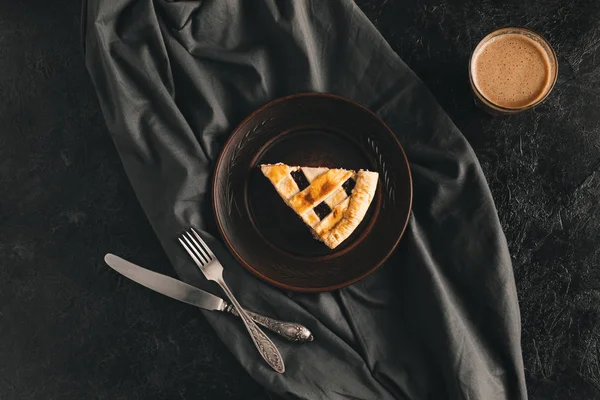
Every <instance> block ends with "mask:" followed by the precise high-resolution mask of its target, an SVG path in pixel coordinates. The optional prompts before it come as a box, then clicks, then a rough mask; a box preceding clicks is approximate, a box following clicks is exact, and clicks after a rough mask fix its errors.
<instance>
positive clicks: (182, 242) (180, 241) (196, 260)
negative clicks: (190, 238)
mask: <svg viewBox="0 0 600 400" xmlns="http://www.w3.org/2000/svg"><path fill="white" fill-rule="evenodd" d="M179 243H181V245H182V246H183V248H184V249H185V251H187V252H188V254H189V255H190V257H192V260H194V262H195V263H196V264H197V265H198V266H199V267H201V266H202V265H204V263H203V262H200V260H198V257H196V255H195V254H194V253H193V252H192V250H191V249H190V248H189V247H188V245H187V244H185V242H184V241H183V240H181V238H179Z"/></svg>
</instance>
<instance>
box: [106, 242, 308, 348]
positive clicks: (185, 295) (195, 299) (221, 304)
mask: <svg viewBox="0 0 600 400" xmlns="http://www.w3.org/2000/svg"><path fill="white" fill-rule="evenodd" d="M104 262H106V264H107V265H108V266H109V267H111V268H112V269H113V270H115V271H117V272H118V273H119V274H121V275H123V276H125V277H126V278H129V279H131V280H132V281H134V282H136V283H139V284H140V285H142V286H144V287H147V288H148V289H151V290H153V291H155V292H158V293H160V294H163V295H165V296H167V297H170V298H172V299H175V300H179V301H181V302H184V303H187V304H191V305H193V306H196V307H199V308H203V309H205V310H211V311H223V312H228V313H230V314H232V315H235V316H236V317H238V318H239V315H238V314H237V312H236V311H235V308H233V307H232V306H231V305H230V304H229V303H227V302H226V301H225V300H223V299H222V298H220V297H218V296H215V295H214V294H211V293H208V292H206V291H204V290H202V289H198V288H197V287H195V286H192V285H189V284H187V283H185V282H182V281H179V280H177V279H175V278H171V277H170V276H167V275H163V274H159V273H158V272H154V271H151V270H149V269H146V268H143V267H140V266H139V265H136V264H134V263H132V262H130V261H127V260H125V259H124V258H121V257H119V256H116V255H114V254H111V253H108V254H106V255H105V256H104ZM246 312H247V313H248V315H250V317H251V318H252V319H253V320H254V322H256V323H257V324H259V325H262V326H264V327H265V328H267V329H269V330H271V331H273V332H275V333H277V334H278V335H280V336H282V337H284V338H286V339H288V340H290V341H292V342H298V343H303V342H311V341H312V340H313V336H312V333H311V332H310V331H309V330H308V328H306V327H305V326H303V325H301V324H298V323H295V322H285V321H279V320H276V319H273V318H270V317H267V316H264V315H261V314H258V313H254V312H252V311H248V310H246Z"/></svg>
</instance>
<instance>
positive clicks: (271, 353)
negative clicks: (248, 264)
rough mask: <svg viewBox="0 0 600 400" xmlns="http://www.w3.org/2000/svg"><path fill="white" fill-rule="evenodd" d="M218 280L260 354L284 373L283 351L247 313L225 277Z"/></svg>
mask: <svg viewBox="0 0 600 400" xmlns="http://www.w3.org/2000/svg"><path fill="white" fill-rule="evenodd" d="M216 282H217V283H218V284H219V286H221V289H223V291H224V292H225V294H226V295H227V297H228V298H229V300H230V301H231V303H232V304H233V307H235V309H236V311H237V313H238V315H239V316H240V318H241V319H242V321H243V322H244V325H245V326H246V329H248V332H249V333H250V337H251V338H252V341H253V342H254V345H255V346H256V348H257V349H258V352H259V353H260V355H261V356H262V357H263V358H264V360H265V361H266V362H267V364H269V365H270V366H271V368H273V369H274V370H275V371H277V372H279V373H280V374H283V373H284V372H285V365H284V363H283V358H282V357H281V353H279V350H278V349H277V347H276V346H275V344H274V343H273V342H272V341H271V339H269V338H268V337H267V335H265V333H264V332H263V331H262V330H261V329H260V328H259V327H258V326H256V324H255V323H254V321H252V319H251V318H250V317H249V316H248V314H246V311H245V310H244V309H243V308H242V306H241V305H240V303H238V301H237V300H236V298H235V296H234V295H233V293H231V290H229V287H228V286H227V284H226V283H225V281H224V280H223V278H219V279H216Z"/></svg>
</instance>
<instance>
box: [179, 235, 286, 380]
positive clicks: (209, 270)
mask: <svg viewBox="0 0 600 400" xmlns="http://www.w3.org/2000/svg"><path fill="white" fill-rule="evenodd" d="M179 242H180V243H181V245H182V246H183V247H184V248H185V250H186V251H187V252H188V254H189V255H190V257H192V259H193V260H194V262H195V263H196V265H198V268H200V271H202V273H203V274H204V276H205V277H206V279H208V280H210V281H215V282H217V284H218V285H219V286H221V289H223V291H224V292H225V294H226V295H227V297H228V298H229V300H230V301H231V303H232V304H233V306H234V307H235V310H236V311H237V313H238V314H239V315H240V318H241V319H242V321H244V325H245V326H246V329H247V330H248V332H249V333H250V337H251V338H252V341H253V342H254V345H255V346H256V348H257V349H258V352H259V353H260V355H261V356H262V358H264V359H265V361H266V362H267V364H269V365H270V366H271V368H273V369H274V370H275V371H277V372H279V373H280V374H282V373H283V372H285V365H284V363H283V358H282V357H281V354H280V353H279V350H278V349H277V347H275V344H274V343H273V342H272V341H271V339H269V338H268V337H267V335H265V333H264V332H263V331H262V330H261V329H260V328H259V327H258V326H257V325H256V324H255V323H254V321H252V319H251V318H250V317H249V316H248V314H247V313H246V311H245V310H244V309H243V308H242V306H241V305H240V303H238V301H237V299H236V298H235V296H234V295H233V293H231V290H230V289H229V287H228V286H227V284H226V283H225V280H223V266H222V265H221V263H220V262H219V260H218V259H217V257H216V256H215V255H214V254H213V252H212V251H211V250H210V247H208V245H207V244H206V243H205V242H204V240H202V238H201V237H200V235H198V233H197V232H196V231H195V230H194V228H190V230H189V231H187V232H184V233H183V234H182V235H181V237H180V238H179Z"/></svg>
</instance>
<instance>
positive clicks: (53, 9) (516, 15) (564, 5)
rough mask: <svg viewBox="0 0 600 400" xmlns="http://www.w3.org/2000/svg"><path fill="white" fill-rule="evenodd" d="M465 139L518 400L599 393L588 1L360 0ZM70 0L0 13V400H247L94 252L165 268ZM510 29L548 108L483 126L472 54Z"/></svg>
mask: <svg viewBox="0 0 600 400" xmlns="http://www.w3.org/2000/svg"><path fill="white" fill-rule="evenodd" d="M359 5H360V7H361V8H362V9H363V10H364V12H365V13H366V14H367V16H368V17H369V18H370V19H371V20H372V21H373V22H374V23H375V24H376V26H377V27H378V28H379V30H380V31H381V33H382V34H383V35H384V36H385V37H386V39H387V40H388V41H389V42H390V44H391V46H392V47H393V48H394V49H395V50H396V51H397V52H398V53H399V54H400V56H401V57H402V58H403V59H404V61H405V62H406V63H407V64H408V65H409V66H410V67H412V68H413V69H414V70H415V71H416V73H417V74H418V75H419V76H420V77H421V78H422V79H423V81H424V82H425V83H426V84H427V86H428V87H429V88H430V89H431V91H432V92H433V93H434V95H435V96H436V97H437V98H438V100H439V101H440V103H441V104H442V105H443V107H444V108H445V109H446V110H447V112H448V113H449V114H450V116H451V117H452V118H453V119H454V121H455V122H456V124H457V125H458V127H459V128H460V129H461V130H462V132H463V133H464V134H465V136H466V137H467V138H468V140H469V141H470V143H471V144H472V146H473V148H474V149H475V152H476V154H477V156H478V157H479V159H480V161H481V164H482V166H483V169H484V171H485V174H486V177H487V179H488V182H489V185H490V187H491V190H492V192H493V195H494V198H495V200H496V204H497V206H498V210H499V214H500V219H501V221H502V225H503V227H504V229H505V232H506V235H507V238H508V242H509V246H510V250H511V253H512V257H513V263H514V270H515V275H516V279H517V287H518V292H519V298H520V304H521V313H522V322H523V356H524V360H525V367H526V375H527V383H528V388H529V395H530V398H531V399H596V398H600V390H599V389H600V303H599V300H600V292H599V289H600V271H599V267H600V250H599V248H600V246H599V244H600V208H599V206H598V203H599V200H600V152H599V150H600V86H599V84H600V69H599V68H598V63H599V62H600V54H599V51H600V2H597V1H595V0H583V1H576V0H562V1H560V0H534V1H510V2H500V1H491V0H470V1H465V2H462V1H441V0H437V1H425V0H377V1H375V0H373V1H369V0H361V1H359ZM79 14H80V2H78V1H76V0H54V1H41V0H31V1H18V0H13V1H2V2H0V195H1V198H0V199H1V200H0V399H19V400H20V399H88V398H90V399H159V398H182V399H191V398H194V399H223V400H227V399H251V398H256V399H258V398H264V394H263V392H262V390H261V388H260V387H259V386H258V385H257V384H256V383H255V382H254V381H253V380H252V379H251V378H250V377H249V376H248V375H247V374H246V373H245V372H244V371H243V370H242V368H241V367H240V366H239V365H238V364H237V363H236V361H235V360H234V358H233V357H232V355H231V354H230V353H229V352H228V350H227V349H226V348H225V347H224V345H223V344H222V343H221V342H220V341H219V339H218V338H217V337H216V336H215V334H214V333H213V332H212V330H211V329H210V327H209V326H208V324H207V323H206V322H205V321H204V319H203V318H202V317H201V316H200V314H199V312H198V311H197V310H195V309H194V308H193V307H189V306H185V305H183V304H180V303H178V302H176V301H173V300H170V299H167V298H164V297H162V296H160V295H158V294H154V293H152V292H150V291H148V290H146V289H143V288H141V287H139V286H137V285H135V284H133V283H130V282H129V281H125V280H124V279H120V278H118V277H117V275H116V274H115V273H113V272H112V271H110V270H109V269H108V268H107V267H105V266H104V264H103V263H102V261H101V260H102V256H103V253H104V252H105V251H106V250H107V249H109V250H111V251H112V252H114V253H117V254H121V255H123V256H125V257H129V258H131V259H134V260H136V261H137V262H139V263H141V264H143V265H144V266H146V267H148V268H152V269H155V270H157V271H160V272H163V273H168V274H172V270H171V269H170V267H169V265H168V264H167V259H166V256H165V255H164V253H163V252H162V250H161V248H160V246H159V244H158V242H157V240H156V239H155V237H154V235H153V233H152V231H151V228H150V226H149V224H148V222H147V220H146V218H145V216H144V214H143V212H142V211H141V209H140V207H139V206H138V203H137V200H136V197H135V195H134V193H133V191H132V189H131V187H130V185H129V183H128V181H127V179H126V177H125V175H124V172H123V170H122V167H121V164H120V161H119V158H118V156H117V153H116V151H115V149H114V146H113V144H112V142H111V140H110V138H109V135H108V133H107V129H106V127H105V124H104V120H103V117H102V114H101V112H100V109H99V106H98V103H97V101H96V97H95V92H94V90H93V88H92V85H91V82H90V79H89V78H88V75H87V71H86V70H85V67H84V63H83V57H82V53H81V48H80V30H79V26H80V23H79V21H80V18H79ZM505 25H524V26H528V27H531V28H534V29H536V30H538V31H540V32H541V33H542V34H544V35H545V36H546V37H547V38H548V39H549V40H550V41H551V43H552V44H553V45H554V47H555V49H556V51H557V53H558V57H559V63H560V69H559V71H560V76H559V79H558V83H557V85H556V87H555V89H554V92H553V93H552V95H551V97H550V98H549V99H548V101H547V102H546V103H545V104H543V105H541V106H540V107H538V108H537V109H535V110H533V111H529V112H526V113H523V114H521V115H516V116H510V117H501V118H492V117H489V116H487V115H485V114H484V113H483V112H481V111H480V110H478V109H476V108H475V107H474V105H473V103H472V99H471V96H470V92H469V86H468V79H467V68H466V66H467V61H468V57H469V54H470V51H471V49H472V48H473V47H474V45H475V44H476V43H477V41H478V40H479V39H480V38H481V37H482V36H484V34H485V33H487V32H489V31H491V30H493V29H495V28H497V27H501V26H505Z"/></svg>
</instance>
